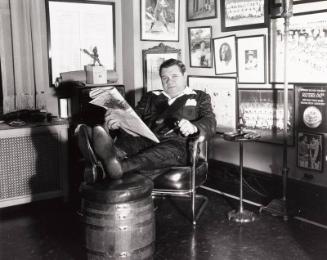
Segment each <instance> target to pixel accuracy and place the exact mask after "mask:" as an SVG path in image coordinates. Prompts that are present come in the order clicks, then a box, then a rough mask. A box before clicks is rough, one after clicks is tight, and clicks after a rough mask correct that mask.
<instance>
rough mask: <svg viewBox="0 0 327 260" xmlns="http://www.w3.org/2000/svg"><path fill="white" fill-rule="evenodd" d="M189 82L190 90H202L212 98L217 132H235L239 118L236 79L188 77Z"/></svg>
mask: <svg viewBox="0 0 327 260" xmlns="http://www.w3.org/2000/svg"><path fill="white" fill-rule="evenodd" d="M187 81H188V86H189V87H190V88H192V89H199V90H202V91H204V92H206V93H208V94H209V95H210V96H211V103H212V107H213V111H214V113H215V115H216V120H217V132H221V133H223V132H229V131H234V130H235V129H236V123H237V118H238V116H237V109H236V107H237V91H236V78H232V77H207V76H188V78H187Z"/></svg>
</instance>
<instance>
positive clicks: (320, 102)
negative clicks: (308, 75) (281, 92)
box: [295, 85, 327, 132]
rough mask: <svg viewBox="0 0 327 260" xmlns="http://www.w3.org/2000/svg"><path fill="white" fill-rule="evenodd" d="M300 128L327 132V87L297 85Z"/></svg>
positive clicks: (297, 119)
mask: <svg viewBox="0 0 327 260" xmlns="http://www.w3.org/2000/svg"><path fill="white" fill-rule="evenodd" d="M295 91H296V104H297V109H296V111H297V116H296V122H297V127H298V129H301V130H304V131H310V132H327V118H326V116H327V111H326V110H327V106H326V103H327V87H326V86H317V85H316V86H307V85H303V86H295Z"/></svg>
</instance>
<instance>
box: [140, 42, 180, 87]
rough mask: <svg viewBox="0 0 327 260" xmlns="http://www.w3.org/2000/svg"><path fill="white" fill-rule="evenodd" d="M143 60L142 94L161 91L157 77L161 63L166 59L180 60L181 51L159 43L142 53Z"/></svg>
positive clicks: (158, 77)
mask: <svg viewBox="0 0 327 260" xmlns="http://www.w3.org/2000/svg"><path fill="white" fill-rule="evenodd" d="M142 58H143V89H144V92H148V91H152V90H157V89H162V85H161V79H160V76H159V67H160V65H161V63H163V62H164V61H165V60H168V59H172V58H173V59H180V58H181V50H180V49H175V48H172V47H170V46H167V45H164V44H163V43H160V44H159V45H158V46H154V47H152V48H150V49H147V50H143V51H142Z"/></svg>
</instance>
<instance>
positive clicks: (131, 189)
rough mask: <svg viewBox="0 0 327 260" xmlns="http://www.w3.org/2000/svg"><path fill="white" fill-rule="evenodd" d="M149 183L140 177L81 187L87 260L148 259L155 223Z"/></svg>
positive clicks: (153, 238)
mask: <svg viewBox="0 0 327 260" xmlns="http://www.w3.org/2000/svg"><path fill="white" fill-rule="evenodd" d="M152 187H153V186H152V182H151V181H150V180H149V179H147V178H145V177H143V176H140V175H126V176H124V177H123V178H122V179H120V180H115V181H105V182H103V183H99V184H95V185H87V184H82V186H81V192H82V214H83V222H84V230H85V245H86V251H87V258H88V259H124V260H125V259H133V260H134V259H135V260H136V259H152V257H153V253H154V242H155V221H154V210H153V201H152V198H151V191H152Z"/></svg>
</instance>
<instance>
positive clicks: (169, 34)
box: [140, 0, 180, 42]
mask: <svg viewBox="0 0 327 260" xmlns="http://www.w3.org/2000/svg"><path fill="white" fill-rule="evenodd" d="M157 1H159V0H157ZM166 1H168V4H170V3H174V6H173V7H171V6H170V7H169V8H173V10H174V22H173V23H168V29H166V28H165V26H164V24H163V23H162V21H158V17H156V15H155V14H154V13H153V12H154V9H155V8H154V7H152V6H146V2H147V1H146V0H140V8H141V10H140V13H141V18H140V20H141V21H140V27H141V28H140V29H141V41H175V42H178V41H179V15H180V12H179V7H180V3H179V2H180V1H179V0H166ZM152 22H155V24H154V25H153V27H152V29H151V30H150V28H151V24H152Z"/></svg>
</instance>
